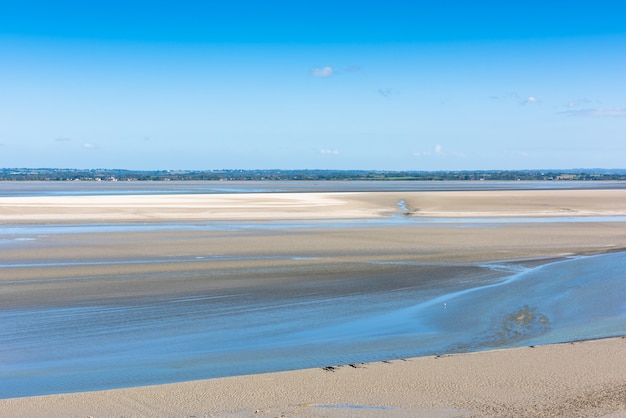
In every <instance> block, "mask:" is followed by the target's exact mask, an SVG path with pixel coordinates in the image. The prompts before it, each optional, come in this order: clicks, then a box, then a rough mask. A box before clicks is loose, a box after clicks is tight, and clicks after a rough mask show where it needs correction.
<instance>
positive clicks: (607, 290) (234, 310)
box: [0, 183, 626, 398]
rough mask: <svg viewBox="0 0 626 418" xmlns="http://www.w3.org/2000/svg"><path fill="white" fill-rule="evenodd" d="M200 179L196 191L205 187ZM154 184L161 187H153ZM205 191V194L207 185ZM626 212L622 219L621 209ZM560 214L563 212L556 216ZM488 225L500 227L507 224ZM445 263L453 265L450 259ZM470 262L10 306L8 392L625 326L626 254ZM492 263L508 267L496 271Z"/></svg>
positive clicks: (0, 377)
mask: <svg viewBox="0 0 626 418" xmlns="http://www.w3.org/2000/svg"><path fill="white" fill-rule="evenodd" d="M550 184H554V183H550ZM560 184H568V185H569V184H570V183H560ZM63 186H64V185H63ZM97 186H99V184H98V185H97ZM410 186H411V187H414V184H411V185H410ZM37 187H42V186H41V185H40V184H38V185H36V186H33V189H30V191H23V194H29V193H30V195H37V194H38V193H40V192H38V191H35V190H39V189H37ZM55 187H57V186H54V187H53V192H52V193H48V194H54V193H70V194H71V193H78V194H81V193H83V194H84V193H92V192H93V189H90V190H92V191H91V192H87V191H85V190H81V191H77V190H74V191H68V190H67V189H64V188H63V187H61V186H58V187H61V188H59V189H55ZM64 187H65V186H64ZM90 187H91V185H90ZM116 187H118V186H117V185H116ZM167 187H169V185H168V186H167ZM190 187H192V188H194V190H196V191H197V189H195V187H196V185H192V186H190ZM198 187H200V186H198ZM202 187H209V186H208V185H205V186H202ZM211 187H214V186H213V185H210V187H209V188H211ZM246 187H248V186H246ZM250 187H253V185H250ZM333 187H334V186H333ZM342 187H343V186H342ZM346 187H350V188H352V187H354V186H353V185H349V186H346ZM359 187H360V186H359ZM397 187H398V188H401V187H408V186H407V185H404V184H399V185H397ZM494 187H495V186H494ZM158 188H159V189H158V190H160V191H162V192H165V193H169V192H178V191H179V190H180V189H176V191H172V190H170V189H167V190H170V191H167V190H166V188H164V186H161V185H159V186H158ZM0 190H2V191H0V195H2V193H3V192H4V193H5V195H6V194H9V195H19V194H20V192H15V191H13V192H7V189H6V188H4V189H2V187H1V186H0ZM150 190H152V191H154V190H155V189H152V188H150V187H148V188H146V189H145V191H146V192H149V191H150ZM203 190H204V191H201V192H202V193H205V192H207V190H208V189H203ZM247 190H250V189H247ZM273 190H274V191H276V189H273ZM109 191H110V189H109ZM118 192H119V193H123V192H122V191H117V192H116V193H118ZM133 192H136V190H135V191H133ZM187 192H189V190H186V191H185V193H187ZM220 192H224V191H223V189H221V191H220ZM11 193H13V194H11ZM93 193H99V191H98V192H93ZM598 220H605V218H599V219H598ZM615 220H616V221H620V222H624V219H621V217H620V219H615ZM533 221H535V222H536V221H537V219H534V220H533ZM548 221H554V219H552V220H547V219H546V220H545V222H548ZM586 221H587V222H593V221H594V220H593V219H588V218H587V219H586ZM384 222H389V223H392V222H408V221H407V220H406V219H402V218H401V217H400V218H390V219H388V220H382V221H381V220H376V221H372V223H369V221H358V222H356V221H355V223H354V225H358V226H367V225H371V226H372V227H373V228H375V227H376V226H377V225H384ZM411 222H414V221H411ZM433 222H437V221H433ZM446 222H452V223H454V224H455V225H458V226H459V227H462V228H466V227H481V228H482V227H489V225H488V223H487V221H485V223H483V222H482V221H481V220H446ZM490 222H491V223H493V224H494V225H495V226H496V227H497V224H498V221H494V220H490ZM494 222H495V223H494ZM500 222H507V220H501V221H500ZM333 225H338V226H341V227H346V226H348V227H349V226H350V225H352V223H350V222H345V221H341V222H337V223H335V222H333V221H328V222H306V223H297V222H296V223H291V222H276V223H237V222H223V223H168V224H149V225H142V224H124V225H97V224H94V225H76V226H74V225H72V226H66V225H29V226H2V227H0V244H2V243H4V244H2V245H0V251H2V248H3V245H4V248H8V247H7V246H11V245H14V244H13V243H15V242H19V240H37V236H38V234H56V233H66V232H68V231H71V232H74V233H98V232H106V231H107V230H115V231H132V230H141V229H142V228H149V229H153V228H157V229H158V228H166V229H167V228H171V229H175V230H185V228H189V229H198V228H199V229H208V230H211V229H212V228H217V229H220V230H225V231H228V230H236V229H237V228H250V229H255V228H281V229H288V228H291V227H294V226H297V227H315V226H319V227H324V228H327V227H332V226H333ZM425 227H426V228H427V226H425ZM141 261H142V260H137V262H141ZM156 261H158V260H156ZM182 261H190V260H182ZM131 262H132V260H131ZM163 262H172V260H171V259H168V260H164V261H163ZM53 264H54V263H53ZM29 265H30V264H29ZM33 265H40V264H37V263H35V264H33ZM2 267H8V265H6V264H4V263H2V260H1V259H0V274H3V269H2ZM441 268H442V271H447V270H445V269H448V270H449V269H450V267H449V266H445V265H442V266H441ZM465 268H467V271H468V272H469V271H470V270H471V271H472V274H471V275H469V273H468V276H467V278H465V279H464V278H463V277H460V278H459V277H457V278H455V280H453V281H448V282H446V286H445V287H443V286H436V285H434V286H430V287H427V288H425V287H420V286H414V287H411V286H408V287H402V288H395V289H394V288H391V287H386V288H379V287H372V288H371V289H369V288H363V289H361V290H360V291H338V289H337V288H336V287H333V286H338V284H337V283H335V282H333V283H329V282H328V281H326V282H324V281H320V282H315V283H309V284H306V285H304V284H303V283H302V282H298V283H293V284H283V285H281V286H282V287H281V291H280V292H276V293H272V292H266V293H263V294H262V295H259V294H252V293H250V292H248V291H246V289H243V290H241V291H206V292H203V293H202V294H197V295H193V296H190V295H185V296H181V295H172V296H161V297H143V296H133V297H129V298H128V299H127V300H124V301H119V300H116V301H114V302H104V301H102V302H97V303H96V302H89V303H82V304H81V303H72V304H62V305H61V306H48V307H46V308H42V307H37V306H36V307H31V308H27V309H26V308H7V307H2V306H0V398H9V397H19V396H29V395H41V394H50V393H62V392H75V391H85V390H98V389H108V388H117V387H127V386H138V385H148V384H158V383H167V382H176V381H184V380H193V379H204V378H211V377H218V376H230V375H239V374H248V373H260V372H270V371H278V370H289V369H299V368H308V367H324V366H330V365H337V364H349V363H361V362H369V361H378V360H385V359H394V358H404V357H412V356H422V355H441V354H447V353H458V352H466V351H477V350H485V349H491V348H501V347H515V346H522V345H534V344H545V343H554V342H563V341H571V340H576V339H587V338H600V337H608V336H617V335H624V334H626V253H625V252H618V253H611V254H604V255H597V256H586V257H575V258H568V259H563V260H560V261H555V262H552V263H550V264H545V265H542V266H538V267H537V266H535V267H528V266H526V267H524V266H523V265H520V264H519V263H488V264H477V265H468V266H466V267H465ZM494 270H497V271H499V272H502V273H504V275H503V276H500V277H499V278H497V279H496V278H494V275H493V271H494ZM481 272H482V273H481ZM250 274H251V275H253V274H254V272H253V271H251V272H250ZM173 279H174V278H173ZM68 280H69V279H68ZM6 286H8V283H6V282H5V283H4V284H0V292H3V291H6V290H7V288H6ZM303 286H305V287H303ZM352 288H354V287H352ZM352 288H351V289H352Z"/></svg>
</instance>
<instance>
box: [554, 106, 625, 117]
mask: <svg viewBox="0 0 626 418" xmlns="http://www.w3.org/2000/svg"><path fill="white" fill-rule="evenodd" d="M558 114H559V115H565V116H573V117H591V118H607V117H608V118H623V117H626V108H623V107H614V108H611V109H604V108H587V109H570V110H564V111H562V112H558Z"/></svg>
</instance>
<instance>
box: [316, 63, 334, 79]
mask: <svg viewBox="0 0 626 418" xmlns="http://www.w3.org/2000/svg"><path fill="white" fill-rule="evenodd" d="M312 74H313V77H330V76H332V75H333V67H330V66H326V67H315V68H313V70H312Z"/></svg>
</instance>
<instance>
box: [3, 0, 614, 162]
mask: <svg viewBox="0 0 626 418" xmlns="http://www.w3.org/2000/svg"><path fill="white" fill-rule="evenodd" d="M470 3H471V4H470ZM507 3H513V4H507ZM546 3H548V4H546ZM624 16H626V3H623V2H618V1H606V2H602V3H597V4H593V3H589V2H586V1H585V2H582V1H570V2H568V3H567V4H565V3H560V2H559V3H557V2H545V1H542V2H538V1H525V2H518V3H514V2H502V1H498V2H495V1H484V2H480V1H477V2H461V1H440V2H421V1H409V0H405V1H398V0H387V1H384V2H383V1H370V2H367V1H359V2H357V1H338V0H335V1H326V0H317V1H304V0H302V1H295V0H294V1H243V0H239V1H238V0H231V1H184V0H182V1H176V2H174V1H143V0H136V1H124V2H122V1H118V2H116V1H108V2H101V1H91V2H85V1H54V2H48V1H45V2H44V1H28V0H22V1H9V0H0V167H75V168H132V169H222V168H243V169H254V168H284V169H290V168H309V169H316V168H319V169H384V170H472V169H535V168H537V169H541V168H544V169H545V168H574V167H587V168H590V167H604V168H625V167H626V164H625V163H626V81H625V80H626V76H625V74H626V53H625V51H626V24H625V23H624Z"/></svg>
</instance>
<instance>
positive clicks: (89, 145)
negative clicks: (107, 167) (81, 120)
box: [83, 143, 100, 149]
mask: <svg viewBox="0 0 626 418" xmlns="http://www.w3.org/2000/svg"><path fill="white" fill-rule="evenodd" d="M83 148H86V149H97V148H100V147H98V144H92V143H86V144H83Z"/></svg>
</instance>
